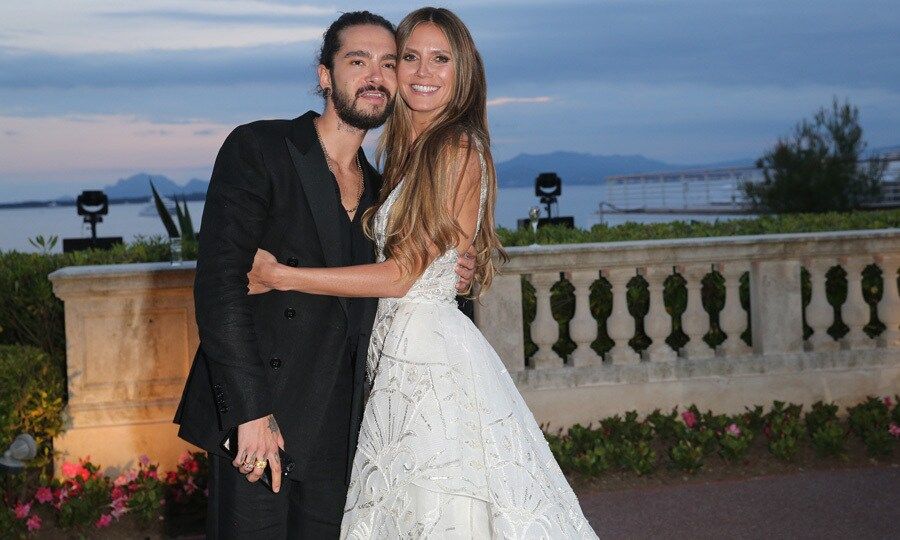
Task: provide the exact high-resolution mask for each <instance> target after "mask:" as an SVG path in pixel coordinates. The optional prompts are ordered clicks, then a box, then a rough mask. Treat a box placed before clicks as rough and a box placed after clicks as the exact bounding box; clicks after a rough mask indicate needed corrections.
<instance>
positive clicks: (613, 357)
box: [603, 268, 640, 364]
mask: <svg viewBox="0 0 900 540" xmlns="http://www.w3.org/2000/svg"><path fill="white" fill-rule="evenodd" d="M603 275H604V276H605V277H606V279H608V280H609V283H610V284H611V285H612V295H613V299H612V313H610V315H609V319H608V320H607V323H606V330H607V333H608V334H609V337H610V338H612V340H613V341H614V342H615V345H614V346H613V348H612V349H610V350H609V352H608V353H607V354H608V357H609V359H610V361H611V362H612V363H613V364H630V363H635V362H638V361H640V355H638V353H636V352H635V351H634V349H632V348H631V345H629V344H628V341H629V340H630V339H631V338H632V337H634V331H635V324H634V317H632V316H631V313H629V312H628V281H629V280H631V278H632V277H634V275H635V272H634V269H633V268H610V269H608V270H604V271H603Z"/></svg>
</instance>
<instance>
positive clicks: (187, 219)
mask: <svg viewBox="0 0 900 540" xmlns="http://www.w3.org/2000/svg"><path fill="white" fill-rule="evenodd" d="M150 190H151V191H152V192H153V202H154V203H155V204H156V212H157V213H158V214H159V219H160V220H161V221H162V223H163V226H164V227H165V228H166V232H167V233H168V235H169V238H181V239H182V240H184V241H187V242H192V241H194V239H195V238H196V236H197V235H196V233H194V224H193V222H192V221H191V213H190V211H189V210H188V206H187V200H186V199H185V198H184V195H182V196H181V201H179V200H178V197H175V217H176V218H177V219H178V225H177V226H176V225H175V221H174V220H173V219H172V215H171V214H169V210H168V209H167V208H166V205H165V203H163V200H162V197H160V196H159V192H158V191H156V186H154V185H153V180H150ZM179 229H181V231H180V232H179Z"/></svg>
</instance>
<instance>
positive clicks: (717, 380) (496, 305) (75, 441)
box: [50, 230, 900, 468]
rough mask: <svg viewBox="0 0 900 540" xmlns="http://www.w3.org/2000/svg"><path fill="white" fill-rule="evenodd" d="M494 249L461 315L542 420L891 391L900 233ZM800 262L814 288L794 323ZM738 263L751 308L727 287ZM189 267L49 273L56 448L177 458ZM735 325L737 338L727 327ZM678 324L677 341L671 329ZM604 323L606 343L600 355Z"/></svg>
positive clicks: (899, 325) (899, 331)
mask: <svg viewBox="0 0 900 540" xmlns="http://www.w3.org/2000/svg"><path fill="white" fill-rule="evenodd" d="M509 253H510V256H511V259H510V261H509V263H508V264H506V265H505V267H504V268H503V274H502V275H499V276H497V277H496V278H495V280H494V286H493V287H492V288H491V290H490V291H489V292H488V293H487V294H486V295H485V297H484V298H483V301H482V303H481V304H478V305H476V321H477V323H478V326H479V327H480V328H481V330H482V331H483V332H484V334H485V336H486V337H487V338H488V340H489V341H490V342H491V344H492V345H493V346H494V348H495V349H496V350H497V352H498V354H499V355H500V357H501V359H502V360H503V362H504V363H505V365H506V366H507V369H508V371H509V373H510V374H511V376H512V377H513V379H514V380H515V381H516V384H517V385H518V387H519V389H520V391H521V392H522V394H523V396H524V397H525V399H526V401H527V402H528V405H529V406H530V407H531V409H532V411H533V412H534V413H535V416H536V418H537V419H538V421H540V422H542V423H549V424H550V426H551V428H555V427H563V426H567V425H570V424H572V423H575V422H582V423H588V422H591V421H596V420H597V419H598V418H599V417H601V416H605V415H609V414H615V413H621V412H623V411H625V410H629V409H637V410H639V411H642V412H650V411H651V410H653V409H654V408H657V407H660V408H663V409H666V408H671V407H673V406H675V405H679V404H688V403H696V404H697V405H698V406H700V407H701V408H706V407H708V408H712V409H714V410H716V411H722V412H729V411H732V412H741V411H743V407H744V406H746V405H751V404H754V403H768V402H771V400H773V399H782V400H786V401H794V402H800V403H811V402H814V401H816V400H818V399H823V400H827V401H836V402H838V403H839V404H842V405H848V404H853V403H856V402H857V401H859V400H860V399H862V398H864V397H865V396H866V395H869V394H872V395H884V394H893V393H896V392H898V391H900V297H898V288H897V279H896V277H897V270H898V265H900V231H897V230H879V231H851V232H838V233H816V234H793V235H767V236H753V237H751V236H745V237H734V238H703V239H680V240H656V241H643V242H620V243H608V244H584V245H557V246H541V247H536V248H512V249H510V250H509ZM873 264H874V265H877V267H878V268H879V269H880V270H881V272H882V276H883V278H884V279H883V287H882V288H883V294H882V296H881V299H880V301H879V302H878V303H877V305H876V306H874V309H873V308H872V307H871V306H870V305H869V304H867V303H866V296H865V294H864V292H863V291H862V288H861V287H862V285H861V283H862V280H861V276H862V272H863V269H864V268H865V267H867V266H869V265H873ZM834 266H840V267H841V268H843V269H844V271H846V273H847V278H846V279H847V286H848V291H847V298H846V301H845V302H843V304H842V305H841V306H840V309H839V310H838V311H836V310H835V309H834V308H833V307H832V305H831V304H830V303H829V301H828V293H827V290H828V287H829V286H831V285H829V283H830V282H829V281H828V280H829V279H832V278H828V277H827V276H829V275H831V274H829V270H830V269H831V268H832V267H834ZM801 268H805V269H806V270H807V272H808V273H809V276H810V286H811V287H810V296H809V298H810V300H809V304H808V305H807V306H806V307H805V319H806V324H807V325H808V327H809V328H810V329H811V330H812V333H811V335H809V337H808V338H807V339H804V326H803V319H804V306H803V295H802V293H801ZM711 273H714V274H715V275H717V276H720V280H721V282H722V283H724V288H725V292H724V301H723V302H722V309H721V310H720V311H719V312H718V313H715V314H712V315H711V314H710V313H708V312H707V310H706V309H704V306H703V296H704V289H703V287H704V285H703V283H704V278H708V277H709V275H710V274H711ZM744 274H748V276H749V286H750V290H749V297H748V298H749V302H750V310H749V313H748V311H747V310H746V309H745V308H744V307H743V305H742V303H741V295H740V290H739V289H740V283H741V280H742V276H743V275H744ZM832 274H833V271H832ZM561 275H563V276H565V279H566V280H567V281H568V282H569V284H570V285H571V287H572V288H573V289H574V291H573V296H574V310H573V315H572V317H571V320H569V321H568V326H567V328H568V332H567V336H565V337H567V338H569V339H571V341H572V342H574V347H573V348H572V352H571V353H570V354H568V355H566V356H567V357H566V358H563V357H561V356H560V355H559V354H557V352H555V351H554V349H553V346H554V344H556V343H557V341H559V339H560V337H561V336H560V329H561V326H560V324H559V323H558V321H557V320H556V319H555V318H554V313H553V305H552V298H553V295H552V294H551V288H552V287H553V286H554V284H556V283H557V282H559V281H560V276H561ZM193 276H194V266H193V263H185V264H184V265H183V266H180V267H179V266H174V267H173V266H171V265H169V264H167V263H158V264H129V265H116V266H92V267H70V268H64V269H61V270H58V271H56V272H54V273H53V274H51V275H50V279H51V281H52V282H53V288H54V292H55V293H56V295H57V296H59V297H60V298H61V299H62V300H63V301H64V302H65V321H66V322H65V324H66V341H67V344H66V346H67V351H66V354H67V362H68V386H69V402H68V413H69V418H70V426H69V428H68V429H67V431H66V432H65V433H64V434H62V435H61V436H60V437H59V438H57V439H56V440H55V448H56V449H57V450H59V451H60V452H61V455H60V459H74V458H77V457H83V456H87V455H90V456H91V458H92V459H93V460H94V461H95V462H99V463H102V464H104V465H110V466H122V465H127V464H129V462H130V461H133V460H134V459H136V457H137V456H139V455H140V454H143V453H146V454H148V455H149V456H150V457H151V458H152V459H153V460H155V461H158V462H160V464H161V465H162V466H163V468H174V465H175V462H176V460H177V457H178V455H179V454H180V453H181V452H183V451H184V450H185V449H186V448H188V445H187V444H186V443H184V442H183V441H181V440H179V439H178V438H177V437H176V429H175V428H176V426H174V425H173V424H172V417H173V415H174V412H175V408H176V406H177V403H178V399H179V397H180V395H181V389H182V385H183V383H184V379H185V378H186V376H187V373H188V369H189V366H190V362H191V359H192V357H193V354H194V352H195V350H196V348H197V345H198V338H197V328H196V324H195V321H194V303H193V293H192V285H193ZM672 276H676V277H680V278H681V279H683V280H684V286H685V288H686V295H685V297H686V299H687V303H686V306H685V309H684V312H683V313H681V314H680V316H677V317H673V316H672V315H671V314H670V313H669V312H668V311H667V308H666V305H665V304H666V300H665V298H666V293H665V290H666V288H667V287H670V285H667V284H666V283H667V280H671V279H673V278H672ZM523 279H525V280H527V281H528V282H529V283H530V284H531V285H532V286H533V287H534V293H535V294H534V297H535V302H536V305H535V310H534V312H535V316H534V320H533V321H530V327H529V329H530V338H531V342H533V344H534V346H536V347H537V350H536V351H535V352H534V353H533V354H531V355H530V357H529V358H527V359H526V354H525V351H526V339H525V324H524V323H525V321H524V319H523V317H524V309H523V308H524V306H523ZM640 281H643V282H645V284H646V290H647V295H648V297H647V306H648V311H647V313H646V315H644V316H643V317H642V318H640V320H638V319H637V318H636V317H635V316H633V315H632V314H631V311H630V310H629V300H628V298H629V295H630V293H629V284H630V283H634V282H640ZM598 282H600V283H604V284H608V289H609V290H608V293H609V296H610V297H611V298H612V306H611V310H609V316H608V317H606V318H605V320H602V321H600V320H597V318H596V315H595V312H596V310H594V311H592V307H591V295H592V287H596V286H598ZM745 296H746V295H745ZM836 313H839V316H838V320H836V319H835V316H836ZM873 313H874V314H875V315H876V316H877V320H879V321H880V322H881V323H883V325H885V329H884V330H883V331H881V332H880V333H879V334H878V335H877V336H876V337H875V338H871V337H869V335H868V334H867V333H866V332H865V327H866V325H867V324H868V323H869V322H870V321H871V319H872V314H873ZM748 325H749V326H750V330H751V331H752V332H751V333H752V342H751V343H752V346H750V345H748V344H747V343H746V342H745V341H744V340H743V339H742V337H741V335H742V334H746V331H747V330H748ZM841 325H846V327H847V329H846V330H847V331H846V333H845V334H843V335H842V336H838V337H840V339H835V338H834V337H832V336H831V335H830V334H829V329H831V330H832V333H835V332H834V331H833V330H834V328H835V327H839V326H841ZM676 326H677V327H679V329H680V331H681V332H683V335H682V336H681V339H680V340H673V339H671V337H672V336H673V335H674V334H675V332H673V329H675V328H676ZM714 327H715V328H716V329H717V330H718V331H719V332H720V334H724V338H722V339H720V341H719V342H718V343H717V344H716V346H715V347H711V346H710V345H709V344H708V343H707V340H705V339H704V337H708V335H709V334H710V330H711V329H713V328H714ZM601 329H602V330H603V331H604V336H603V337H604V339H605V340H606V341H607V345H608V346H607V347H606V348H605V349H603V348H601V352H602V354H598V352H597V350H598V347H597V342H598V337H600V336H601ZM807 333H808V331H807ZM638 334H641V335H642V337H643V340H644V342H645V343H646V342H648V341H649V345H647V346H646V347H644V348H641V350H640V351H638V350H635V348H634V346H633V345H634V339H635V337H636V336H637V335H638ZM667 339H668V341H667ZM673 345H674V346H675V347H676V348H673ZM528 347H529V349H528V350H531V348H532V345H530V344H528Z"/></svg>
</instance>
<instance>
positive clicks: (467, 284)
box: [456, 246, 475, 294]
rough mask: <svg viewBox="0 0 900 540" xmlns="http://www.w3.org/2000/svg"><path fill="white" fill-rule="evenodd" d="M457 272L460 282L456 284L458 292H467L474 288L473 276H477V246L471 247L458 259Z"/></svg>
mask: <svg viewBox="0 0 900 540" xmlns="http://www.w3.org/2000/svg"><path fill="white" fill-rule="evenodd" d="M456 274H457V275H458V276H459V282H458V283H457V284H456V292H458V293H459V294H467V293H468V292H469V289H471V288H472V278H473V277H475V247H474V246H469V249H467V250H466V252H465V253H463V254H462V255H461V256H460V257H459V259H457V260H456Z"/></svg>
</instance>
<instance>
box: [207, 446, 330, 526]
mask: <svg viewBox="0 0 900 540" xmlns="http://www.w3.org/2000/svg"><path fill="white" fill-rule="evenodd" d="M314 467H315V469H316V470H315V473H314V474H311V475H310V478H309V479H306V480H303V481H296V480H289V479H284V481H283V482H282V484H281V490H280V491H279V492H278V493H272V492H271V491H269V490H268V489H267V488H266V487H265V486H263V485H262V484H260V483H258V482H257V483H254V484H251V483H250V482H248V481H247V479H246V477H244V475H242V474H241V473H240V472H239V471H238V470H237V469H236V468H235V467H234V466H233V465H232V464H231V461H230V460H228V458H224V457H221V456H217V455H210V481H209V504H208V508H207V520H206V536H207V538H210V539H216V540H218V539H222V540H226V539H243V538H252V539H254V540H268V539H279V540H281V539H291V540H293V539H295V538H296V539H307V538H309V539H313V538H314V539H317V540H318V539H328V538H338V537H339V536H340V530H341V518H342V517H343V514H344V501H345V499H346V497H347V486H346V484H345V483H344V480H345V477H346V468H345V467H344V466H339V464H337V463H317V464H315V465H314Z"/></svg>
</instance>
